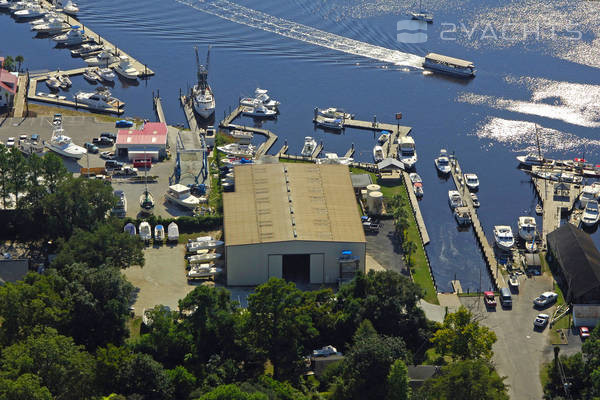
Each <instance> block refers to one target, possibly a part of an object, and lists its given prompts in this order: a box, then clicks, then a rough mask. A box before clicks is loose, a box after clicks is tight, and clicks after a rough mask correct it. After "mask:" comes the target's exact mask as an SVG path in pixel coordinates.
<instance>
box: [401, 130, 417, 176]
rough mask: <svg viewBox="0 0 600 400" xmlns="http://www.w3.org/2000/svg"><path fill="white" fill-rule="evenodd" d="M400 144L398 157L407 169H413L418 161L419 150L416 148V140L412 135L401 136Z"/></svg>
mask: <svg viewBox="0 0 600 400" xmlns="http://www.w3.org/2000/svg"><path fill="white" fill-rule="evenodd" d="M399 141H400V144H399V146H398V159H399V160H400V161H402V163H403V164H404V166H405V167H406V168H407V169H412V168H414V167H415V164H416V163H417V151H416V149H415V140H414V139H413V138H412V137H410V136H404V137H401V138H400V140H399Z"/></svg>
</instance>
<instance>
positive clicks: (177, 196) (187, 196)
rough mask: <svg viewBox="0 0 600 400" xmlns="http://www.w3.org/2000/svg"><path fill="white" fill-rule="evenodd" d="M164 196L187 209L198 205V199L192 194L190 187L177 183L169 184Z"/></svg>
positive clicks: (192, 208)
mask: <svg viewBox="0 0 600 400" xmlns="http://www.w3.org/2000/svg"><path fill="white" fill-rule="evenodd" d="M165 197H166V199H167V201H170V202H172V203H175V204H177V205H179V206H181V207H183V208H186V209H188V210H194V209H195V208H196V207H198V206H199V205H200V199H199V198H198V197H196V196H194V195H192V193H191V190H190V188H189V187H187V186H184V185H181V184H179V183H178V184H175V185H171V186H169V190H167V193H166V194H165Z"/></svg>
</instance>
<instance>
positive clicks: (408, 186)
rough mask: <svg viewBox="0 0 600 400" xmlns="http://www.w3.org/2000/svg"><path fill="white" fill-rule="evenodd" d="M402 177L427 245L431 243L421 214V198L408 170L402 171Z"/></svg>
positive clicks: (422, 237) (422, 236) (424, 242)
mask: <svg viewBox="0 0 600 400" xmlns="http://www.w3.org/2000/svg"><path fill="white" fill-rule="evenodd" d="M402 178H403V179H402V181H403V182H404V187H405V188H406V191H407V192H408V199H409V200H410V204H411V206H412V209H413V214H414V215H415V220H416V221H417V227H418V228H419V233H420V234H421V239H422V240H423V246H426V245H427V244H429V233H427V227H426V226H425V220H424V219H423V215H422V214H421V208H420V207H419V200H418V199H417V196H415V191H414V190H413V188H412V183H411V181H410V176H409V175H408V172H406V171H402Z"/></svg>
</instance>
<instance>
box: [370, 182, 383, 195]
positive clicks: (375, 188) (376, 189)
mask: <svg viewBox="0 0 600 400" xmlns="http://www.w3.org/2000/svg"><path fill="white" fill-rule="evenodd" d="M371 192H381V186H379V185H377V184H375V183H371V184H370V185H367V194H369V193H371Z"/></svg>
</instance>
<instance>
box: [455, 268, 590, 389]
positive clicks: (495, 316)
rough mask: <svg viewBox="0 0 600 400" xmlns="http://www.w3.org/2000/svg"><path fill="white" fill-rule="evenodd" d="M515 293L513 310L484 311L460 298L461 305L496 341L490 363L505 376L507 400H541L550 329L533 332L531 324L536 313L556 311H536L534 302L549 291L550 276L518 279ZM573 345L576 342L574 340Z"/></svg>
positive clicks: (549, 356)
mask: <svg viewBox="0 0 600 400" xmlns="http://www.w3.org/2000/svg"><path fill="white" fill-rule="evenodd" d="M519 281H520V287H519V291H518V292H516V293H515V292H514V291H513V295H512V301H513V307H512V309H503V308H502V307H501V306H500V304H498V306H497V307H496V309H495V310H494V309H489V310H486V307H485V306H484V304H483V299H482V298H479V297H461V298H460V299H461V303H462V304H463V305H464V306H466V307H467V308H469V309H470V310H471V311H473V312H474V314H475V315H476V316H477V317H479V318H481V323H482V324H484V325H486V326H488V327H490V328H491V329H492V330H493V331H494V332H496V335H497V337H498V341H497V342H496V343H495V344H494V348H493V350H494V358H493V361H494V363H495V364H496V366H497V368H498V372H499V374H500V375H501V376H507V379H506V380H505V383H506V384H508V385H509V394H510V398H511V399H513V400H530V399H531V400H534V399H535V400H540V399H541V398H542V397H543V392H542V386H541V383H540V367H541V364H542V363H545V362H548V361H550V360H551V359H552V357H553V350H552V345H551V344H550V342H549V329H550V328H549V327H546V328H544V329H543V330H541V329H534V326H533V321H534V319H535V317H536V316H537V315H538V314H539V313H545V314H549V315H552V313H553V311H554V309H555V307H554V306H550V307H548V308H544V309H541V310H540V309H537V308H534V306H533V299H535V298H536V297H537V296H539V295H540V294H541V293H543V292H545V291H549V290H551V289H552V278H551V277H549V276H546V275H544V276H534V277H531V278H527V277H526V276H520V277H519ZM574 339H575V340H574V342H578V341H579V338H577V337H575V338H574Z"/></svg>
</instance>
